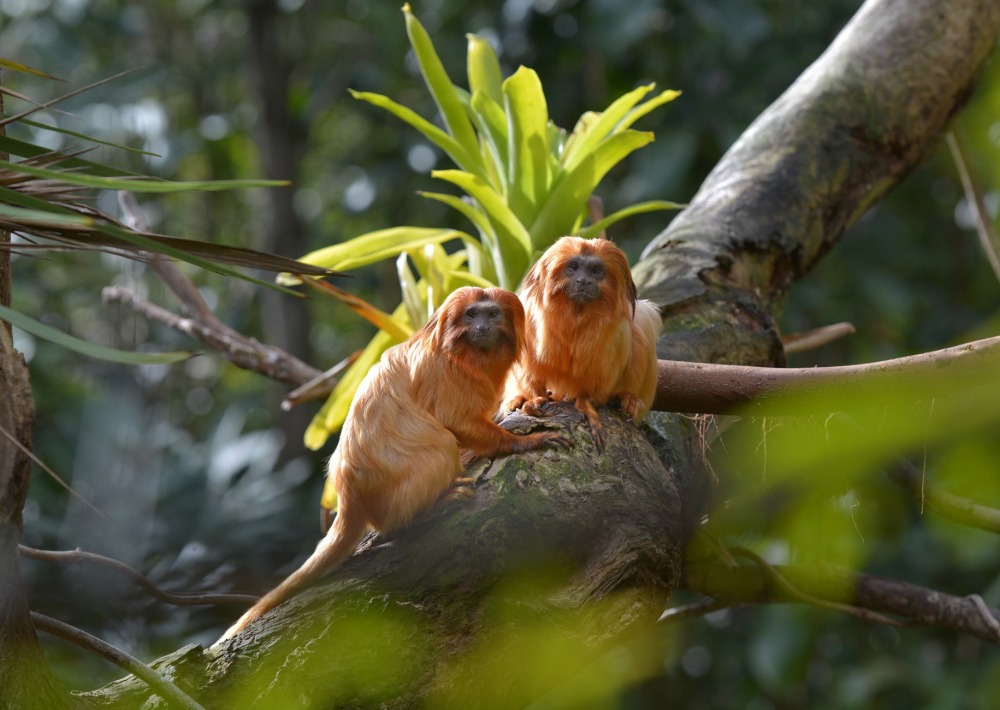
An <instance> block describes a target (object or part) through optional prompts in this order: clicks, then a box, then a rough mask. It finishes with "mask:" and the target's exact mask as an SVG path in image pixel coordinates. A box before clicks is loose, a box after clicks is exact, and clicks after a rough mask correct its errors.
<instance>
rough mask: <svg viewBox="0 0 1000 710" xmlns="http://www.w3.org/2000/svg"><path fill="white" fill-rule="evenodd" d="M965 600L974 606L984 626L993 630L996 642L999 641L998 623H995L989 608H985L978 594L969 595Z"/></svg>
mask: <svg viewBox="0 0 1000 710" xmlns="http://www.w3.org/2000/svg"><path fill="white" fill-rule="evenodd" d="M966 598H967V599H968V600H969V601H971V602H972V603H973V604H975V605H976V611H978V612H979V615H980V616H981V617H982V619H983V621H984V622H985V623H986V625H987V626H989V627H990V628H991V629H993V633H994V635H996V637H997V640H1000V621H997V618H996V617H995V616H994V615H993V612H991V611H990V608H989V607H988V606H986V602H985V601H984V600H983V598H982V597H981V596H979V595H978V594H970V595H969V596H968V597H966Z"/></svg>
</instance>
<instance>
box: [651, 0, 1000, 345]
mask: <svg viewBox="0 0 1000 710" xmlns="http://www.w3.org/2000/svg"><path fill="white" fill-rule="evenodd" d="M998 30H1000V4H998V3H996V2H994V1H993V0H959V1H957V2H949V3H948V5H947V7H945V6H943V5H942V4H941V3H940V2H938V1H937V0H868V2H865V4H864V5H863V6H862V8H861V9H860V10H859V11H858V12H857V14H856V15H855V16H854V17H853V18H852V19H851V21H850V22H849V23H848V24H847V26H846V27H845V28H844V29H843V31H842V32H841V33H840V35H839V36H838V37H837V39H836V40H835V41H834V42H833V44H831V45H830V47H829V48H828V49H827V51H826V52H824V54H823V55H822V56H821V57H820V58H819V59H818V60H816V62H815V63H813V65H812V66H811V67H809V69H807V70H806V71H805V72H804V73H803V74H802V75H801V76H800V77H799V78H798V79H797V80H796V81H795V83H794V84H793V85H792V86H791V87H790V88H789V89H788V90H787V91H786V92H785V93H784V94H783V95H782V96H781V97H780V98H779V99H778V100H777V101H775V102H774V103H773V104H772V105H771V106H770V107H769V108H768V109H767V110H766V111H765V112H764V113H762V114H761V115H760V116H759V117H758V118H757V120H756V121H754V123H753V124H752V125H751V126H750V127H749V128H748V129H747V130H746V132H745V133H744V134H743V135H742V136H741V137H740V139H739V140H738V141H737V142H736V143H735V144H734V145H733V146H732V148H730V149H729V151H728V152H727V153H726V155H725V156H724V157H723V158H722V160H721V161H719V163H718V164H717V165H716V167H715V169H713V170H712V172H711V174H710V175H709V176H708V177H707V178H706V179H705V182H704V183H703V184H702V186H701V188H700V189H699V191H698V193H697V194H696V195H695V197H694V199H692V200H691V203H690V206H689V207H688V208H687V209H685V210H684V211H683V212H681V213H680V214H678V215H677V217H676V218H675V219H674V220H673V222H671V224H670V226H669V227H668V228H667V229H666V230H664V232H662V233H661V234H660V235H659V236H658V237H656V238H655V239H654V240H653V241H652V242H651V243H650V244H649V246H648V247H647V248H646V250H645V252H644V254H643V259H642V260H641V261H640V263H639V264H638V265H637V266H636V269H635V274H636V280H637V283H638V285H639V287H640V291H641V293H642V294H643V295H644V296H645V297H647V298H651V299H652V300H653V301H654V302H656V303H657V305H659V306H660V307H661V310H662V311H663V313H664V315H665V316H666V318H667V321H666V331H667V335H666V336H665V337H664V338H663V339H662V340H661V343H660V356H661V357H664V358H669V359H674V360H694V361H700V362H713V361H714V362H729V363H739V364H779V363H781V362H782V360H783V356H782V352H781V348H780V339H779V338H778V335H777V331H776V329H775V326H774V322H773V314H774V313H776V312H777V309H778V308H779V307H780V304H781V301H782V300H783V298H784V297H785V295H786V293H787V290H788V287H789V286H790V284H791V283H792V281H793V280H795V279H798V278H800V277H802V276H803V275H804V274H805V273H806V272H807V271H808V270H809V269H810V268H812V266H813V265H814V264H816V262H817V261H818V260H819V259H820V258H821V257H822V256H823V255H824V254H825V253H826V252H827V251H829V250H830V248H831V247H832V246H833V245H834V244H835V243H836V242H837V241H838V240H839V239H840V237H841V235H842V234H843V232H844V230H845V229H846V228H847V227H848V226H849V225H850V224H851V223H853V222H854V221H855V220H856V219H857V218H858V217H859V216H860V215H861V214H862V213H863V212H864V211H865V210H866V209H868V207H870V206H871V205H872V204H873V203H874V202H876V201H877V200H879V199H880V198H881V197H882V196H883V195H885V193H886V192H888V191H889V190H890V189H891V188H892V187H893V186H894V185H896V184H897V183H898V182H899V181H900V180H901V179H902V178H903V177H904V176H905V175H906V174H908V173H909V172H910V171H911V170H913V168H914V167H916V166H917V165H919V164H920V163H921V162H923V161H924V159H925V158H926V157H927V155H929V153H930V152H931V150H932V149H933V148H935V146H936V145H937V143H938V142H939V141H940V139H941V135H942V134H943V132H944V130H945V128H946V127H947V125H948V122H949V121H950V120H951V118H952V117H953V116H954V115H955V114H956V112H957V111H958V110H959V109H960V108H961V107H962V106H963V105H964V104H965V103H966V101H967V99H968V97H969V96H970V95H971V93H972V91H973V89H974V87H975V85H976V83H977V81H978V79H979V76H980V74H981V71H982V67H983V66H984V64H985V61H986V60H987V58H988V57H989V55H990V53H991V52H992V51H993V48H994V46H995V44H996V38H997V33H998Z"/></svg>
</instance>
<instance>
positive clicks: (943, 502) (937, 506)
mask: <svg viewBox="0 0 1000 710" xmlns="http://www.w3.org/2000/svg"><path fill="white" fill-rule="evenodd" d="M889 478H890V479H891V480H892V481H893V482H894V483H896V484H897V485H900V486H902V487H903V488H905V489H906V490H908V491H910V493H912V494H913V496H914V497H915V498H917V499H918V500H920V501H922V502H926V503H927V505H928V506H929V507H930V509H931V510H933V511H934V512H936V513H938V514H939V515H941V517H944V518H947V519H948V520H951V521H953V522H956V523H960V524H961V525H967V526H969V527H973V528H978V529H980V530H986V531H988V532H992V533H1000V510H998V509H997V508H991V507H989V506H986V505H981V504H979V503H974V502H973V501H971V500H969V499H968V498H963V497H961V496H956V495H953V494H951V493H946V492H944V491H942V490H939V489H938V488H936V487H935V486H929V485H927V483H926V481H925V480H924V475H923V472H922V471H920V470H918V469H917V467H916V466H914V465H913V464H912V463H910V462H909V461H907V460H905V459H901V460H900V461H899V462H898V464H897V465H896V466H895V467H894V468H893V469H892V470H891V471H890V472H889Z"/></svg>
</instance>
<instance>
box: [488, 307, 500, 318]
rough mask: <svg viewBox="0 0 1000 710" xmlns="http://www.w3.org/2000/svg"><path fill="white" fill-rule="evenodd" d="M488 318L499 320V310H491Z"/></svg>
mask: <svg viewBox="0 0 1000 710" xmlns="http://www.w3.org/2000/svg"><path fill="white" fill-rule="evenodd" d="M490 318H492V319H493V320H500V309H499V308H493V309H491V310H490Z"/></svg>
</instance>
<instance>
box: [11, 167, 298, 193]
mask: <svg viewBox="0 0 1000 710" xmlns="http://www.w3.org/2000/svg"><path fill="white" fill-rule="evenodd" d="M0 168H6V169H8V170H11V171H13V172H16V173H23V174H25V175H33V176H35V177H40V178H47V179H49V180H58V181H59V182H62V183H66V184H67V185H80V186H81V187H92V188H95V189H98V190H125V191H126V192H192V191H207V192H217V191H219V190H235V189H242V188H248V187H282V186H285V185H288V184H289V182H288V181H287V180H202V181H196V182H171V181H169V180H158V179H155V178H146V177H142V178H112V177H104V176H100V175H85V174H83V173H78V172H67V171H64V170H49V169H48V168H38V167H35V166H33V165H25V164H24V163H12V162H10V161H9V160H0Z"/></svg>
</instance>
